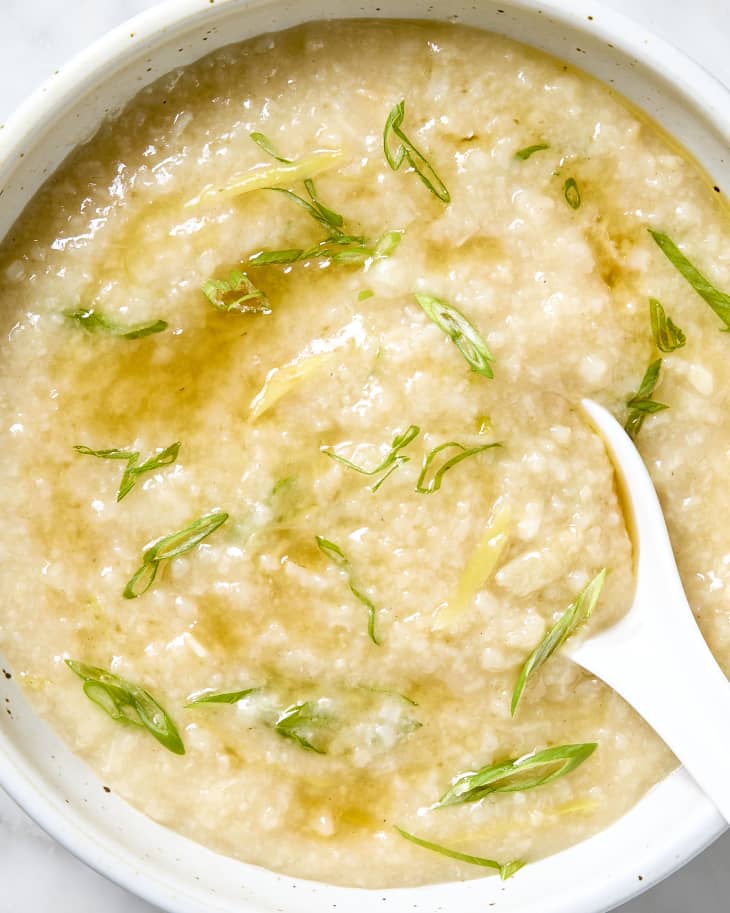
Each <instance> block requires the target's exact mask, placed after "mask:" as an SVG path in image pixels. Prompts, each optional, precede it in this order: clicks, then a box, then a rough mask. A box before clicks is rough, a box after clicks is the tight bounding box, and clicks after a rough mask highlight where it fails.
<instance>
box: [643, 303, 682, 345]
mask: <svg viewBox="0 0 730 913" xmlns="http://www.w3.org/2000/svg"><path fill="white" fill-rule="evenodd" d="M649 317H650V319H651V332H652V335H653V336H654V342H655V343H656V347H657V349H659V351H660V352H674V350H675V349H681V348H682V346H683V345H684V344H685V343H686V342H687V337H686V336H685V335H684V333H683V332H682V330H680V328H679V327H678V326H677V324H676V323H674V321H673V320H672V318H671V317H667V315H666V313H665V312H664V308H663V307H662V304H661V302H659V301H657V300H656V298H650V299H649Z"/></svg>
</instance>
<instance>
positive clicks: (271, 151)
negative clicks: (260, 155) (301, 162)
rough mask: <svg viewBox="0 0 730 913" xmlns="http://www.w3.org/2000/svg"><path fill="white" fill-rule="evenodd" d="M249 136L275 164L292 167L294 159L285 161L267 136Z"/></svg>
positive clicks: (257, 134)
mask: <svg viewBox="0 0 730 913" xmlns="http://www.w3.org/2000/svg"><path fill="white" fill-rule="evenodd" d="M249 136H250V137H251V139H252V140H253V141H254V142H255V143H256V145H257V146H260V147H261V149H263V150H264V152H265V153H266V154H267V155H270V156H271V157H272V158H274V159H276V161H277V162H283V163H284V164H285V165H292V164H293V163H294V159H286V158H284V156H283V155H281V153H279V152H277V150H276V148H275V147H274V144H273V143H272V142H271V140H270V139H269V138H268V136H265V135H264V134H263V133H249Z"/></svg>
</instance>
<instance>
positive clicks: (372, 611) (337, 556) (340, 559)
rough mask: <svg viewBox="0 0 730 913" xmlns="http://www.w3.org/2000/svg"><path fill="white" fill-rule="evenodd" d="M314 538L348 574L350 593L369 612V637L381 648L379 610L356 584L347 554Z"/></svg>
mask: <svg viewBox="0 0 730 913" xmlns="http://www.w3.org/2000/svg"><path fill="white" fill-rule="evenodd" d="M314 538H315V541H316V543H317V546H318V547H319V550H320V551H321V552H322V554H323V555H324V556H325V557H326V558H329V560H330V561H332V562H333V563H334V564H336V565H337V567H338V568H339V569H340V570H341V571H344V572H345V574H347V578H348V585H349V587H350V592H351V593H352V595H353V596H354V597H355V598H356V599H358V600H359V601H360V602H361V603H362V604H363V605H364V606H365V608H366V609H367V610H368V637H369V638H370V640H372V642H373V643H374V644H375V645H376V646H378V647H379V646H380V644H381V641H380V640H378V638H377V636H376V634H375V616H376V613H377V609H376V608H375V605H374V604H373V602H372V600H371V599H370V598H369V597H368V596H367V595H366V594H365V593H363V591H362V590H361V589H360V587H359V586H357V585H356V584H355V576H354V573H353V570H352V565H351V564H350V562H349V560H348V559H347V557H346V555H345V553H344V552H343V551H342V549H341V548H340V547H339V545H336V544H335V543H334V542H332V541H330V540H329V539H325V538H324V536H315V537H314Z"/></svg>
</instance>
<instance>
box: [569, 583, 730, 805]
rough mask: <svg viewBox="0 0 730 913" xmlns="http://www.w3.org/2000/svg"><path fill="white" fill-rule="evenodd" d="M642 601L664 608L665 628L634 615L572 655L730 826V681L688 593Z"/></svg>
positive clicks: (655, 594) (662, 590)
mask: <svg viewBox="0 0 730 913" xmlns="http://www.w3.org/2000/svg"><path fill="white" fill-rule="evenodd" d="M638 596H639V593H638V592H637V601H638ZM643 598H647V599H651V600H652V601H653V602H654V604H655V605H657V606H659V607H660V608H661V610H662V614H663V618H662V623H661V627H654V628H652V629H651V631H648V630H647V629H646V627H644V626H643V625H641V624H635V623H634V621H635V619H632V618H631V617H630V616H627V617H626V618H625V619H624V621H621V622H619V623H618V624H617V625H614V627H613V628H611V629H610V630H608V631H606V632H604V633H603V634H599V635H597V637H595V638H591V639H589V640H587V641H586V642H585V643H583V644H581V645H580V646H578V647H577V648H576V649H575V650H571V651H570V652H571V656H572V658H573V659H574V660H575V661H576V662H578V663H579V664H580V665H582V666H583V667H584V668H585V669H587V670H588V671H589V672H591V673H593V674H594V675H597V676H598V677H599V678H601V679H603V681H605V682H606V684H607V685H610V686H611V687H612V688H613V689H614V691H617V692H618V693H619V694H620V695H621V696H622V697H623V698H624V699H625V700H626V701H627V702H628V703H629V704H631V706H632V707H634V709H635V710H636V711H637V712H638V713H639V714H640V715H641V716H642V717H643V718H644V719H645V720H646V721H647V722H648V723H649V725H650V726H651V727H652V728H653V729H654V730H655V731H656V732H657V733H658V735H659V736H661V738H662V739H663V740H664V742H666V744H667V745H668V746H669V748H671V750H672V751H673V752H674V754H675V755H676V756H677V758H678V759H679V761H680V762H681V763H682V764H683V765H684V767H685V768H686V769H687V771H688V772H689V774H690V775H691V776H692V778H693V779H694V780H695V781H696V783H697V784H698V786H699V787H700V788H701V789H702V790H703V792H705V793H706V795H707V796H708V797H709V798H710V799H711V800H712V802H713V803H714V804H715V806H716V807H717V809H718V810H719V812H720V813H721V814H722V816H723V817H724V818H725V820H726V821H727V822H728V823H730V683H728V680H727V679H726V678H725V675H724V674H723V672H722V670H721V669H720V667H719V666H718V665H717V663H716V662H715V659H714V657H713V655H712V654H711V653H710V651H709V649H708V647H707V644H706V643H705V641H704V640H703V638H702V635H701V634H700V631H699V628H698V627H697V625H696V623H695V621H694V618H693V617H692V612H691V609H690V607H689V605H688V604H687V601H686V599H685V598H684V594H683V593H682V592H681V591H680V592H677V591H676V590H675V591H674V592H670V587H669V586H667V585H666V584H662V585H658V586H657V587H656V588H652V591H651V592H650V593H647V594H646V595H645V596H644V597H643ZM642 611H643V610H642ZM679 615H685V616H686V620H684V619H681V620H680V619H679V618H678V616H679ZM611 654H613V655H611ZM616 657H618V658H619V659H618V662H617V659H616Z"/></svg>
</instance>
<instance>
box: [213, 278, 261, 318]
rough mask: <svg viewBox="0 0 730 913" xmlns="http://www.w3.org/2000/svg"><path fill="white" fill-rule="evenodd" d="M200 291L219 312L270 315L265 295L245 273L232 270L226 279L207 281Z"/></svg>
mask: <svg viewBox="0 0 730 913" xmlns="http://www.w3.org/2000/svg"><path fill="white" fill-rule="evenodd" d="M201 291H202V292H203V294H204V295H205V297H206V298H207V299H208V301H210V303H211V304H212V305H213V307H215V308H217V309H218V310H219V311H228V312H230V311H236V312H238V313H239V314H270V313H271V307H270V306H269V301H268V299H267V297H266V295H265V294H264V293H263V292H262V291H261V289H260V288H257V287H256V286H255V285H254V284H253V282H251V280H250V279H249V278H248V276H247V275H246V273H242V272H241V271H240V270H237V269H232V270H231V271H230V273H229V275H228V279H208V281H207V282H206V283H205V284H204V285H203V286H202V288H201Z"/></svg>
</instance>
